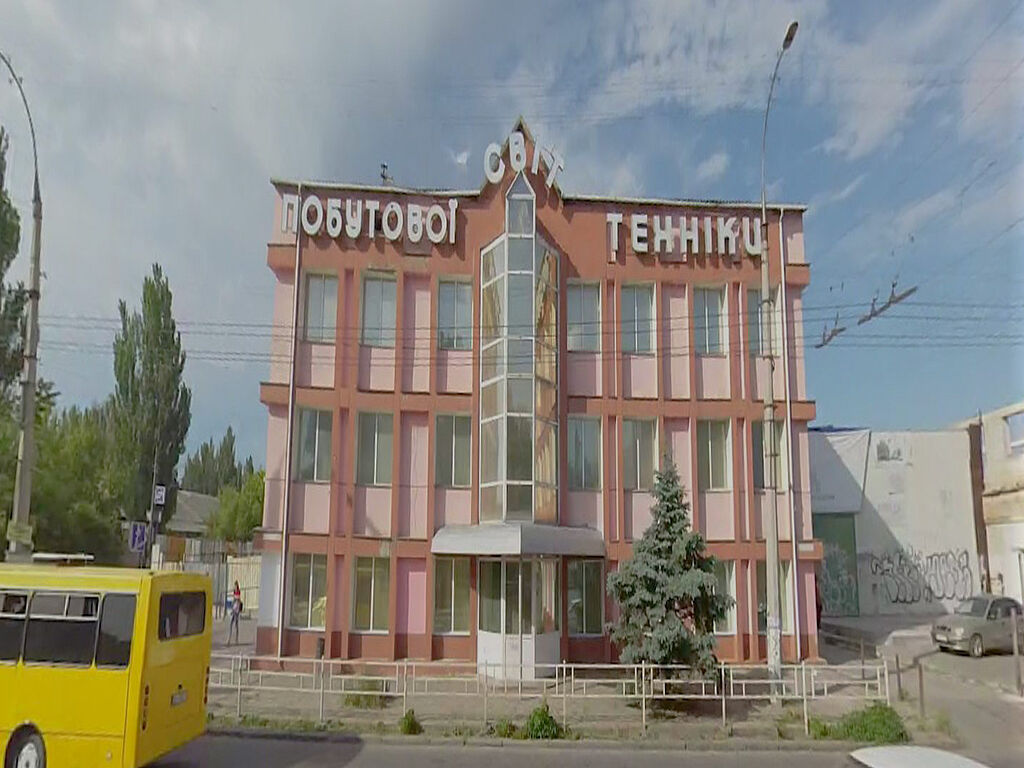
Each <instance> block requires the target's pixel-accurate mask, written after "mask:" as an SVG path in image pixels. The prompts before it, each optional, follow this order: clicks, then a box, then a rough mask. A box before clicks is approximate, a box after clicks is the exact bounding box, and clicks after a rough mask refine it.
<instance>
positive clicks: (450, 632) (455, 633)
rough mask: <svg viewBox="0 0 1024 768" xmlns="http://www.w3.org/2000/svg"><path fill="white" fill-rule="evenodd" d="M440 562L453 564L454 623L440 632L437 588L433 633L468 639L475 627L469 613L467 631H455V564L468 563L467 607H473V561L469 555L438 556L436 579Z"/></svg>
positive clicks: (435, 559) (436, 558)
mask: <svg viewBox="0 0 1024 768" xmlns="http://www.w3.org/2000/svg"><path fill="white" fill-rule="evenodd" d="M439 560H448V561H450V562H451V564H452V567H451V574H452V583H451V589H450V592H451V596H452V623H451V626H450V627H448V628H447V629H444V630H442V631H439V630H438V628H437V599H436V598H437V591H436V588H435V592H434V598H433V599H434V606H433V608H434V616H433V618H434V632H433V633H434V634H435V635H446V636H448V637H468V636H469V634H470V629H471V627H472V626H473V621H472V617H471V616H469V614H468V613H467V615H466V629H464V630H462V629H455V600H456V595H455V563H456V561H458V560H465V561H466V563H467V564H468V568H467V579H469V581H467V582H466V586H467V588H468V590H469V593H468V594H467V595H466V600H467V601H468V602H467V606H472V604H473V587H472V584H471V580H472V574H473V560H472V558H470V557H469V556H468V555H436V556H435V557H434V578H435V579H436V578H437V562H438V561H439ZM371 615H372V614H371Z"/></svg>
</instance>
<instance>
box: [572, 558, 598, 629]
mask: <svg viewBox="0 0 1024 768" xmlns="http://www.w3.org/2000/svg"><path fill="white" fill-rule="evenodd" d="M574 563H581V564H582V565H583V567H582V568H581V573H582V574H583V584H582V589H581V593H582V595H583V612H582V621H583V627H584V629H586V626H587V568H586V565H587V563H596V564H597V566H598V570H599V573H600V575H599V577H598V579H599V586H598V590H597V591H598V592H600V593H601V620H600V621H599V622H598V624H599V626H600V627H601V631H600V632H586V631H584V632H573V631H572V627H571V626H569V623H570V621H571V619H570V618H569V617H570V615H571V614H570V613H569V607H568V602H569V573H570V572H571V571H572V566H573V564H574ZM565 575H566V579H565V601H566V631H567V632H568V633H569V637H603V636H604V596H605V592H604V590H605V588H606V584H607V582H606V580H605V579H606V577H605V561H604V560H602V559H599V558H596V557H578V558H572V559H570V560H569V561H568V567H567V568H566V574H565Z"/></svg>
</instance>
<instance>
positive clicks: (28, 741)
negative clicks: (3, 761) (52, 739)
mask: <svg viewBox="0 0 1024 768" xmlns="http://www.w3.org/2000/svg"><path fill="white" fill-rule="evenodd" d="M8 765H9V766H10V768H46V750H45V748H44V747H43V739H42V737H41V736H40V735H39V734H38V733H36V732H35V731H25V732H24V733H22V734H21V735H20V736H18V738H17V739H16V740H15V742H14V744H12V745H11V759H10V762H9V763H8Z"/></svg>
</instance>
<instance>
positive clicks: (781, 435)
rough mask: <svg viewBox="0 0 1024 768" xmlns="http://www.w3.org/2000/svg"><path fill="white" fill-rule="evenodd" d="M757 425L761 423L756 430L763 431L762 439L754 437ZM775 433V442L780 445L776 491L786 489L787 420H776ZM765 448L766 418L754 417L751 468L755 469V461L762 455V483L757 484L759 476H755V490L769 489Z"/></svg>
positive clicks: (751, 433)
mask: <svg viewBox="0 0 1024 768" xmlns="http://www.w3.org/2000/svg"><path fill="white" fill-rule="evenodd" d="M755 425H760V429H759V430H756V431H759V432H760V433H761V439H760V441H758V440H755V439H754V436H755V434H756V431H755ZM773 435H774V437H775V442H776V444H777V447H778V451H777V453H776V454H775V490H776V491H783V490H785V484H784V483H783V480H784V479H785V478H786V477H787V475H786V472H785V459H786V455H787V454H786V422H785V421H776V422H775V430H774V432H773ZM759 443H760V444H759ZM764 449H765V445H764V420H763V419H753V420H751V422H750V450H751V456H750V463H751V469H753V467H754V465H755V463H756V462H757V460H758V456H760V457H761V459H760V460H761V485H758V484H757V477H754V478H753V481H754V490H755V491H764V490H767V488H768V485H767V483H768V462H767V461H765V455H764ZM751 474H752V475H754V474H756V473H754V472H751Z"/></svg>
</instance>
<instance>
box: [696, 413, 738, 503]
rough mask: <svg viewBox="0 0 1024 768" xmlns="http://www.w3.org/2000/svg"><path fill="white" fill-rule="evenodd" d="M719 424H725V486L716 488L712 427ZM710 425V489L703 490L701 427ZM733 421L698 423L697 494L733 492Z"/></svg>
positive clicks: (721, 420) (708, 455) (708, 420)
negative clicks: (701, 479)
mask: <svg viewBox="0 0 1024 768" xmlns="http://www.w3.org/2000/svg"><path fill="white" fill-rule="evenodd" d="M717 423H724V424H725V448H724V450H725V478H724V479H725V485H721V486H716V485H715V484H714V482H715V481H714V453H713V450H712V446H713V445H714V442H715V441H714V438H713V434H712V429H711V428H712V426H713V425H714V424H717ZM701 424H707V425H708V444H707V459H708V487H707V488H702V487H701V486H700V456H699V453H700V451H701V450H703V447H702V446H701V444H700V432H701V430H700V425H701ZM732 431H733V425H732V419H699V420H698V421H697V452H698V457H697V492H698V493H706V492H711V493H722V492H729V491H732V437H733V435H732Z"/></svg>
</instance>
